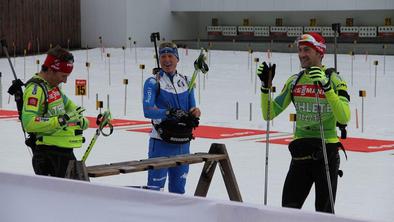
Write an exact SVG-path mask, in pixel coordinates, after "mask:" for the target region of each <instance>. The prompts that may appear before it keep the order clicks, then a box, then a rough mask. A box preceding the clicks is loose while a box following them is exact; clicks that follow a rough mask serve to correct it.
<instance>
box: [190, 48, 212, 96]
mask: <svg viewBox="0 0 394 222" xmlns="http://www.w3.org/2000/svg"><path fill="white" fill-rule="evenodd" d="M204 51H205V50H204V48H201V51H200V55H198V58H197V59H196V60H195V61H194V72H193V75H192V79H191V80H190V83H189V86H188V88H189V93H190V92H191V91H192V89H193V87H194V85H195V83H196V78H197V75H198V73H199V72H200V71H201V72H202V73H203V74H206V73H207V72H208V71H209V67H208V65H207V63H206V62H205V60H206V56H205V55H204Z"/></svg>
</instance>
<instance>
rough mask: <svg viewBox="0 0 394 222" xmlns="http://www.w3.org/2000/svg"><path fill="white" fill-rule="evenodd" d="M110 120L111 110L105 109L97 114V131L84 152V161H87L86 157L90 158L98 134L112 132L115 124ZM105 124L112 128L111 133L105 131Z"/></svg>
mask: <svg viewBox="0 0 394 222" xmlns="http://www.w3.org/2000/svg"><path fill="white" fill-rule="evenodd" d="M110 121H111V113H110V112H109V111H105V112H104V113H103V114H99V115H98V116H97V119H96V124H97V125H98V127H97V129H96V132H95V134H94V136H93V138H92V140H91V141H90V143H89V146H88V148H87V149H86V151H85V153H84V154H83V157H82V162H85V161H86V159H87V158H88V156H89V154H90V151H91V150H92V148H93V146H94V144H95V143H96V141H97V138H98V136H100V134H103V136H109V135H111V134H112V132H113V126H112V124H111V122H110ZM105 126H108V127H109V130H110V131H109V133H104V132H103V128H104V127H105Z"/></svg>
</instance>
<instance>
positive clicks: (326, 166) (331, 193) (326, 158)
mask: <svg viewBox="0 0 394 222" xmlns="http://www.w3.org/2000/svg"><path fill="white" fill-rule="evenodd" d="M315 97H316V104H317V115H318V118H319V126H320V138H321V145H322V148H323V157H324V166H325V171H326V176H327V186H328V195H329V198H330V205H331V209H332V213H333V214H335V211H334V195H333V192H332V186H331V177H330V168H329V166H328V157H327V148H326V142H325V137H324V127H323V121H322V117H321V106H320V101H319V84H318V83H317V82H315Z"/></svg>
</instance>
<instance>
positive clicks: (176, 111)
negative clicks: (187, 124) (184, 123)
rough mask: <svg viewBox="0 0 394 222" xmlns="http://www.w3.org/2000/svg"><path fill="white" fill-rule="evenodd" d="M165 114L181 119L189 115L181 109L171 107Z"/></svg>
mask: <svg viewBox="0 0 394 222" xmlns="http://www.w3.org/2000/svg"><path fill="white" fill-rule="evenodd" d="M166 115H167V116H168V117H169V118H174V119H177V120H182V119H185V118H187V117H188V116H189V114H188V113H187V112H185V111H183V110H181V109H175V108H171V109H169V110H167V111H166Z"/></svg>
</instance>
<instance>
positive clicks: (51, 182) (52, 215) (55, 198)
mask: <svg viewBox="0 0 394 222" xmlns="http://www.w3.org/2000/svg"><path fill="white" fill-rule="evenodd" d="M0 178H1V180H0V196H1V198H0V205H1V207H0V218H1V221H7V222H20V221H29V222H50V221H57V222H69V221H74V222H86V221H94V222H107V221H144V222H155V221H163V222H185V221H187V222H201V221H204V222H220V221H226V222H238V221H244V222H249V221H250V222H252V221H253V222H254V221H304V222H314V221H319V222H364V221H361V220H357V219H349V218H343V217H339V216H336V215H332V214H325V213H315V212H308V211H301V210H297V209H290V208H275V207H269V206H264V207H263V206H258V205H252V204H247V203H240V202H232V201H221V200H212V199H209V198H200V197H190V196H187V195H179V194H172V193H166V192H160V191H149V190H142V189H135V188H125V187H114V186H105V185H99V184H95V183H88V182H82V181H76V180H67V179H60V178H54V177H44V176H27V175H17V174H10V173H3V172H0Z"/></svg>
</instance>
